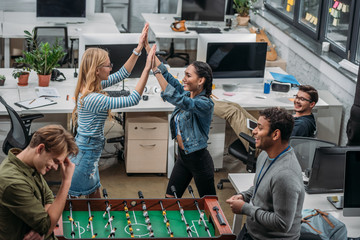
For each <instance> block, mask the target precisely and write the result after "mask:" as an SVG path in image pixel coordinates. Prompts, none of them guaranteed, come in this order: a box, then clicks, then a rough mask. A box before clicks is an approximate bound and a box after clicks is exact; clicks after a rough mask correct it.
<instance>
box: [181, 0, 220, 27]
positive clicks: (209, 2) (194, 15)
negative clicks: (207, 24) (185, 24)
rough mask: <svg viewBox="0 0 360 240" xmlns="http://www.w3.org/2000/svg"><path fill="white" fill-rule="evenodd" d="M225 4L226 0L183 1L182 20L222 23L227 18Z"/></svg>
mask: <svg viewBox="0 0 360 240" xmlns="http://www.w3.org/2000/svg"><path fill="white" fill-rule="evenodd" d="M179 1H181V0H179ZM225 2H226V1H225V0H182V7H181V19H182V20H189V21H220V22H222V21H224V18H225V5H226V3H225Z"/></svg>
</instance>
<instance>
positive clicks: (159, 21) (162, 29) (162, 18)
mask: <svg viewBox="0 0 360 240" xmlns="http://www.w3.org/2000/svg"><path fill="white" fill-rule="evenodd" d="M141 15H142V16H143V18H144V20H145V22H147V23H149V27H150V30H151V31H152V32H153V33H154V35H155V40H156V44H157V47H158V48H159V46H160V43H159V40H160V39H162V38H177V39H179V38H180V39H197V38H198V36H199V34H198V33H197V32H196V31H186V32H175V31H173V30H172V29H171V27H170V25H171V24H172V23H173V22H175V19H174V17H175V16H176V14H163V13H162V14H158V13H142V14H141ZM186 26H187V27H190V26H191V27H193V26H192V25H191V23H190V22H187V24H186ZM208 27H218V28H220V29H223V28H225V27H226V26H225V22H209V25H208ZM222 33H224V34H234V33H250V32H249V30H248V28H247V27H236V28H233V29H231V30H230V31H222Z"/></svg>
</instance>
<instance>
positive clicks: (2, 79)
mask: <svg viewBox="0 0 360 240" xmlns="http://www.w3.org/2000/svg"><path fill="white" fill-rule="evenodd" d="M5 80H6V77H5V76H4V75H1V74H0V86H4V83H5Z"/></svg>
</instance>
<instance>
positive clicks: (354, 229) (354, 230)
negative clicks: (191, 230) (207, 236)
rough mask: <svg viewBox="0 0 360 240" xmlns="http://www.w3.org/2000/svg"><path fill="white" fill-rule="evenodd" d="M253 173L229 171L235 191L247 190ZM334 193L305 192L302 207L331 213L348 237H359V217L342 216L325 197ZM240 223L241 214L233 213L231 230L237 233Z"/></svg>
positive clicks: (340, 211)
mask: <svg viewBox="0 0 360 240" xmlns="http://www.w3.org/2000/svg"><path fill="white" fill-rule="evenodd" d="M254 175H255V174H254V173H229V180H230V182H231V184H232V185H233V187H234V188H235V190H236V192H237V193H239V192H242V191H245V190H247V189H248V188H250V187H251V186H252V185H253V180H254ZM333 195H334V194H331V193H329V194H307V193H305V199H304V205H303V209H311V208H318V209H320V210H323V211H326V212H328V213H331V214H332V215H333V216H334V217H336V218H338V219H339V220H340V221H342V222H343V223H344V224H345V225H346V228H347V231H348V237H354V238H355V237H360V217H344V216H343V214H342V210H337V209H336V208H334V206H333V205H331V203H329V201H328V200H327V199H326V197H327V196H333ZM241 225H242V215H240V214H238V215H237V214H235V215H234V222H233V232H234V233H235V234H238V233H239V232H240V230H241V229H240V228H241Z"/></svg>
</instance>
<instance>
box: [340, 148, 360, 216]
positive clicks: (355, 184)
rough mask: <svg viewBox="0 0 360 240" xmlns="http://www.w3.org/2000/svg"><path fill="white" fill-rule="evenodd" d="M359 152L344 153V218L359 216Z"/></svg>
mask: <svg viewBox="0 0 360 240" xmlns="http://www.w3.org/2000/svg"><path fill="white" fill-rule="evenodd" d="M359 169H360V150H357V151H348V152H347V153H346V165H345V186H344V209H343V215H344V216H360V190H359V183H360V173H359Z"/></svg>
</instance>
